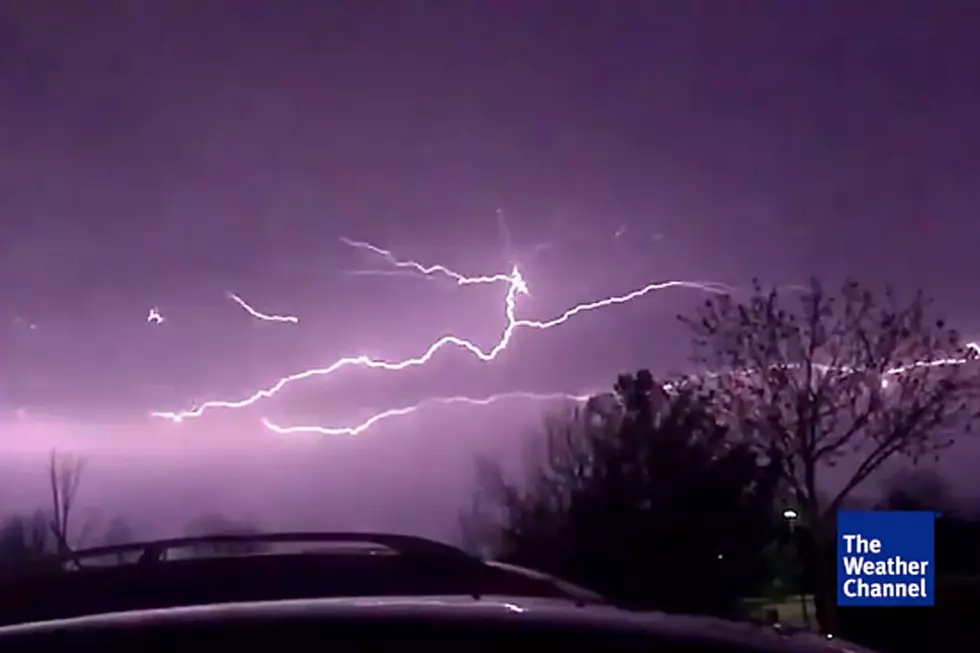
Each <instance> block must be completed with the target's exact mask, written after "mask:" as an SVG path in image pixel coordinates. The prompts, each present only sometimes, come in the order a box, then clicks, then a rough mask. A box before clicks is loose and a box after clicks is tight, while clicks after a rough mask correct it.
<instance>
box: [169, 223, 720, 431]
mask: <svg viewBox="0 0 980 653" xmlns="http://www.w3.org/2000/svg"><path fill="white" fill-rule="evenodd" d="M341 240H342V241H343V242H344V243H346V244H347V245H349V246H351V247H355V248H359V249H363V250H366V251H369V252H372V253H374V254H376V255H377V256H380V257H382V258H383V259H385V260H386V261H387V262H388V263H390V264H391V265H392V266H394V267H395V268H397V269H402V270H407V271H414V272H417V273H420V274H424V275H427V276H429V275H442V276H444V277H447V278H449V279H452V280H454V281H455V282H456V283H457V284H458V285H461V286H463V285H475V284H494V283H503V284H506V285H507V293H506V295H505V298H504V315H505V317H506V326H505V327H504V329H503V332H502V334H501V337H500V339H499V341H498V342H497V344H496V345H494V346H493V347H492V348H490V349H488V350H486V351H484V350H483V349H481V348H480V347H479V346H478V345H476V344H474V343H473V342H471V341H469V340H466V339H464V338H461V337H459V336H456V335H446V336H443V337H441V338H439V339H438V340H436V341H435V342H434V343H432V344H431V345H430V346H429V347H428V349H426V350H425V352H423V353H422V354H421V355H419V356H416V357H414V358H407V359H403V360H398V361H388V360H380V359H372V358H370V357H368V356H363V355H362V356H352V357H345V358H341V359H339V360H337V361H335V362H334V363H332V364H330V365H328V366H326V367H319V368H312V369H307V370H303V371H301V372H296V373H294V374H290V375H287V376H284V377H282V378H280V379H279V380H278V381H276V382H275V383H274V384H272V385H271V386H269V387H267V388H263V389H261V390H257V391H255V392H254V393H252V394H251V395H249V396H247V397H244V398H241V399H237V400H214V401H207V402H204V403H202V404H200V405H199V406H197V407H196V408H191V409H189V410H184V411H179V412H171V411H158V412H153V413H151V415H152V416H153V417H159V418H164V419H169V420H171V421H173V422H178V423H179V422H182V421H183V420H186V419H191V418H196V417H200V416H201V415H203V414H204V413H205V412H206V411H208V410H211V409H215V408H228V409H236V408H244V407H246V406H250V405H252V404H254V403H256V402H258V401H260V400H262V399H267V398H269V397H272V396H274V395H275V394H277V393H278V392H280V391H281V390H282V389H283V388H285V387H286V386H288V385H290V384H292V383H295V382H297V381H302V380H305V379H310V378H313V377H319V376H328V375H330V374H333V373H335V372H337V371H339V370H341V369H343V368H345V367H349V366H359V367H366V368H370V369H378V370H387V371H392V372H394V371H400V370H404V369H407V368H410V367H417V366H420V365H424V364H425V363H427V362H428V361H429V360H431V359H432V357H433V356H435V355H436V354H437V353H438V352H439V351H440V350H442V349H443V348H445V347H447V346H450V345H452V346H455V347H458V348H460V349H464V350H466V351H468V352H469V353H470V354H472V355H473V356H475V357H476V358H478V359H480V360H481V361H483V362H490V361H492V360H494V359H495V358H496V357H497V356H499V355H500V353H501V352H503V351H504V350H505V349H507V347H508V346H509V345H510V343H511V341H512V339H513V337H514V334H515V333H516V332H517V330H518V329H522V328H525V329H535V330H547V329H552V328H554V327H557V326H559V325H561V324H564V323H565V322H567V321H568V320H570V319H571V318H572V317H574V316H576V315H579V314H581V313H586V312H589V311H593V310H597V309H600V308H605V307H608V306H613V305H617V304H625V303H627V302H631V301H633V300H636V299H639V298H640V297H643V296H645V295H648V294H650V293H653V292H658V291H661V290H667V289H671V288H692V289H696V290H700V291H704V292H712V293H718V294H722V293H726V292H729V291H730V288H728V287H727V286H724V285H722V284H717V283H708V282H696V281H662V282H658V283H652V284H648V285H646V286H644V287H642V288H638V289H636V290H633V291H631V292H628V293H626V294H623V295H617V296H611V297H606V298H604V299H600V300H596V301H592V302H586V303H582V304H577V305H575V306H572V307H570V308H568V309H567V310H565V311H563V312H562V313H560V314H559V315H558V316H556V317H554V318H552V319H550V320H544V321H541V320H525V319H519V318H518V317H517V316H516V311H517V300H518V297H519V296H521V295H527V294H529V289H528V285H527V283H526V281H525V280H524V278H523V276H521V273H520V271H519V270H518V269H517V268H516V267H515V268H514V269H512V270H511V272H510V273H509V274H503V273H498V274H492V275H483V276H476V277H468V276H465V275H462V274H460V273H458V272H456V271H454V270H451V269H449V268H447V267H445V266H443V265H428V266H427V265H423V264H421V263H419V262H417V261H405V260H401V259H398V258H396V257H395V256H394V254H392V253H391V252H390V251H388V250H386V249H382V248H380V247H377V246H375V245H372V244H370V243H367V242H363V241H356V240H351V239H348V238H342V239H341ZM246 310H247V309H246ZM454 401H456V402H460V401H464V400H463V399H462V398H454ZM473 401H479V400H473ZM401 410H408V411H409V412H411V410H412V409H410V408H409V409H401ZM397 414H398V413H397V411H396V413H394V414H393V415H392V416H394V415H397ZM372 419H373V418H372ZM368 421H369V422H370V421H371V419H369V420H368ZM376 421H377V420H374V422H372V423H375V422H376ZM267 425H269V426H270V428H272V425H271V422H270V423H268V424H267ZM293 428H301V427H293ZM352 428H353V429H354V430H355V431H357V429H358V428H360V427H352ZM349 430H350V429H347V430H342V431H341V432H348V431H349ZM358 432H359V431H358Z"/></svg>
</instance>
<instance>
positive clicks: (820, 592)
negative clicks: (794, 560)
mask: <svg viewBox="0 0 980 653" xmlns="http://www.w3.org/2000/svg"><path fill="white" fill-rule="evenodd" d="M810 532H811V534H812V541H811V544H810V547H809V548H810V550H809V551H808V552H807V554H808V555H807V556H806V558H807V561H806V564H807V565H809V566H810V571H811V574H812V575H811V578H812V579H813V603H814V608H815V609H816V613H817V614H816V616H817V623H818V624H819V625H820V630H821V632H824V633H830V634H837V558H836V551H837V535H836V529H835V527H834V524H833V523H832V522H831V523H828V522H827V520H825V519H815V520H813V522H812V526H811V531H810Z"/></svg>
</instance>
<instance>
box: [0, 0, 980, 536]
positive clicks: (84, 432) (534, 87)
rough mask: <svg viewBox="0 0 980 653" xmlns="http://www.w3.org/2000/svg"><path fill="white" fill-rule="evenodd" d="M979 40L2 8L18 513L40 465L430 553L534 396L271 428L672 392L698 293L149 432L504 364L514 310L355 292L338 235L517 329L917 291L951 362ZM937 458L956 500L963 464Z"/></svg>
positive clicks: (153, 506) (689, 7) (834, 27)
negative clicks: (185, 416) (374, 361)
mask: <svg viewBox="0 0 980 653" xmlns="http://www.w3.org/2000/svg"><path fill="white" fill-rule="evenodd" d="M750 9H751V11H750ZM975 26H976V20H975V9H974V7H973V6H972V5H971V4H969V3H955V2H946V3H936V2H930V1H928V0H922V1H921V2H912V1H902V0H890V1H884V0H883V1H880V2H874V1H851V2H844V1H840V2H811V3H787V2H778V1H767V0H757V1H756V2H753V3H751V5H750V6H747V5H746V4H745V3H740V2H734V1H728V0H718V1H716V2H692V1H690V0H658V1H656V2H653V1H651V0H636V1H631V0H617V1H608V2H603V1H601V0H591V1H584V0H554V1H545V0H510V1H504V0H484V1H482V2H477V1H471V0H456V1H452V2H450V1H445V2H435V1H433V2H423V1H422V0H418V1H409V0H404V1H399V0H389V1H368V0H354V1H349V2H341V1H335V2H325V1H323V0H308V1H307V0H291V1H290V2H273V1H271V0H264V1H258V0H234V1H232V0H225V1H219V0H199V1H192V0H183V1H173V2H156V3H145V2H139V3H137V2H128V1H125V0H111V1H110V0H101V1H100V2H93V3H81V2H73V1H71V0H60V1H59V0H46V1H44V2H41V1H32V0H19V1H18V0H0V219H2V222H0V361H2V364H3V375H2V376H0V429H2V431H0V432H2V435H3V441H2V442H3V447H4V449H3V457H2V460H3V462H4V465H3V479H4V482H3V485H2V487H0V493H2V496H3V498H4V507H5V508H6V509H9V510H16V509H23V508H24V507H29V506H31V505H32V504H33V503H35V502H37V501H40V500H41V498H40V496H41V492H42V491H43V482H44V472H45V469H44V464H45V457H46V455H47V452H48V450H49V449H50V448H51V447H53V446H57V447H59V448H60V449H74V450H78V451H82V452H84V453H85V454H86V455H87V457H88V460H89V463H88V464H89V468H88V470H87V472H86V474H87V475H86V477H85V479H84V480H83V485H82V489H81V491H80V495H79V499H80V501H82V502H83V503H84V504H85V507H86V510H88V511H89V512H91V513H92V515H94V516H96V517H98V518H106V519H107V518H109V517H111V516H113V515H115V514H118V513H123V514H125V515H126V516H127V517H129V518H131V520H132V521H133V523H134V525H136V527H137V528H140V529H143V530H146V531H147V532H149V531H152V532H154V533H158V532H159V533H161V534H162V533H173V532H174V531H175V530H178V529H179V528H180V524H181V522H183V521H186V520H187V519H190V518H192V517H194V516H196V515H197V514H199V513H202V512H207V511H211V510H215V511H223V512H225V513H227V514H229V515H230V516H232V517H238V518H246V519H251V520H255V521H259V522H262V523H264V524H268V525H270V526H276V527H297V528H298V527H307V528H313V527H323V528H327V527H330V528H376V529H385V530H396V531H410V532H418V533H422V534H428V535H434V536H437V537H451V536H452V534H453V532H454V529H455V526H456V524H455V511H456V510H457V509H458V508H459V507H460V506H461V505H463V504H465V503H466V502H467V501H468V500H469V494H470V489H471V478H472V465H473V458H474V456H475V455H478V454H488V455H494V456H507V457H508V458H509V459H510V460H519V458H520V452H521V449H522V446H521V442H522V441H523V440H524V439H525V438H526V436H527V434H528V432H529V429H533V427H534V425H535V424H536V423H537V422H538V420H539V419H540V415H541V413H542V410H544V409H545V408H547V407H548V405H549V404H548V403H543V402H540V401H533V400H528V399H510V400H506V401H501V402H499V403H497V404H495V405H492V406H489V407H466V406H460V405H456V406H441V407H440V406H432V407H429V408H426V409H424V410H422V411H419V412H417V413H415V414H413V415H410V416H407V417H401V418H393V419H391V420H388V421H386V422H384V423H381V424H378V425H377V426H375V427H374V428H372V429H369V430H368V431H365V432H364V433H362V434H360V435H358V436H356V437H350V436H324V435H316V434H299V435H297V434H293V435H280V434H276V433H272V432H270V431H268V430H266V429H265V428H263V426H262V423H261V419H262V418H263V417H268V418H270V419H273V420H274V421H276V422H278V423H282V424H320V425H328V426H344V425H353V424H356V423H357V422H359V421H361V420H363V419H365V418H367V417H368V416H370V415H371V414H372V413H374V412H377V411H380V410H384V409H387V408H393V407H403V406H408V405H411V404H413V403H416V402H418V401H419V400H421V399H424V398H426V397H438V396H450V395H458V394H465V395H468V396H471V397H486V396H489V395H492V394H494V393H500V392H507V391H517V390H519V391H529V392H540V393H547V392H566V391H567V392H581V391H587V390H594V389H597V388H605V387H607V386H608V385H609V384H611V382H612V380H613V378H614V376H615V374H616V373H618V372H621V371H626V370H628V369H632V368H636V367H641V366H647V367H650V368H651V369H653V370H655V371H657V372H663V373H666V372H668V371H671V370H679V369H683V366H684V364H685V357H686V354H687V352H688V348H687V345H686V342H685V340H684V337H685V334H684V332H683V331H682V330H681V327H680V326H679V325H678V324H677V323H676V321H675V320H674V315H675V314H676V313H677V312H678V311H683V310H688V309H690V308H691V307H692V306H694V305H695V304H696V303H697V302H700V301H702V300H703V299H704V294H703V293H701V292H699V291H697V290H685V289H672V290H666V291H662V292H657V293H651V294H649V295H646V296H645V297H643V298H641V299H638V300H636V301H635V302H632V303H630V304H628V305H621V306H614V307H609V308H605V309H602V310H597V311H592V312H588V313H583V314H580V315H577V316H576V317H574V318H572V319H571V320H570V321H569V322H568V323H567V324H564V325H562V326H560V327H556V328H555V329H552V330H548V331H534V330H520V331H518V332H517V333H516V334H515V336H514V339H513V341H512V342H511V343H510V345H509V347H508V348H507V350H506V351H505V352H503V353H502V354H501V355H500V356H499V357H498V358H497V359H496V360H494V361H493V362H491V363H483V362H480V361H479V360H477V359H475V358H474V357H473V356H471V355H470V354H468V353H466V352H465V351H463V350H460V349H458V348H452V347H448V348H446V349H444V350H442V351H441V352H440V353H439V354H438V355H437V356H436V357H435V358H434V359H433V360H432V362H431V363H430V364H428V365H426V366H423V367H417V368H414V369H412V370H407V371H402V372H386V371H372V370H361V369H354V368H348V369H345V370H342V371H340V372H338V373H336V374H335V375H332V376H323V377H319V378H314V379H308V380H306V381H302V382H297V383H295V384H292V385H290V386H289V387H288V389H286V390H284V391H282V392H281V393H280V394H278V395H276V396H275V397H274V398H272V399H269V400H266V401H263V402H259V403H257V404H255V405H253V406H251V407H249V408H246V409H240V410H229V409H215V410H212V411H208V412H206V413H204V415H203V416H202V417H200V418H197V419H191V420H187V421H184V422H182V423H180V424H173V423H171V422H169V421H166V420H162V419H155V418H152V417H150V416H149V413H150V412H152V411H159V410H181V409H186V408H190V407H192V406H194V405H196V404H199V403H200V402H202V401H207V400H214V399H241V398H244V397H246V396H248V395H250V394H251V393H253V392H254V391H256V390H258V389H261V388H266V387H269V386H271V385H273V384H274V383H275V382H276V380H277V379H279V378H280V377H281V376H284V375H286V374H291V373H295V372H298V371H301V370H304V369H307V368H313V367H323V366H326V365H329V364H330V363H332V362H333V361H335V360H336V359H338V358H341V357H344V356H349V355H358V354H366V355H370V356H373V357H380V358H384V359H388V360H395V359H399V358H404V357H415V356H418V355H420V354H421V353H422V352H424V351H425V350H426V348H427V347H428V346H429V345H430V344H431V343H432V342H433V341H435V340H437V339H438V338H439V337H440V336H443V335H446V334H450V333H453V334H457V335H459V336H461V337H464V338H467V339H469V340H472V341H473V342H474V343H476V344H478V345H480V346H481V347H482V348H484V349H489V348H491V347H492V346H493V345H494V344H495V343H496V342H497V340H498V339H499V336H500V332H501V330H502V329H503V328H504V326H505V324H506V318H505V315H504V313H503V300H504V295H505V293H506V290H507V289H506V286H504V285H491V286H483V287H479V286H468V287H456V286H454V285H453V283H452V282H451V281H449V282H447V281H443V280H438V281H433V280H426V279H421V278H418V277H411V276H393V275H370V274H352V272H357V271H364V270H375V271H389V270H390V267H388V266H386V265H385V262H384V260H382V259H381V258H379V257H375V256H371V255H370V254H368V253H366V252H364V251H359V250H357V249H353V248H351V247H349V246H348V245H345V244H344V243H343V242H341V240H340V239H341V238H342V237H346V238H351V239H355V240H364V241H369V242H371V243H373V244H375V245H377V246H379V247H383V248H386V249H390V250H392V251H393V253H394V254H395V255H396V256H398V257H400V258H405V259H415V260H418V261H421V262H423V263H426V264H433V263H441V264H444V265H447V266H449V267H451V268H453V269H455V270H458V271H459V272H461V273H463V274H472V275H477V274H492V273H496V272H501V273H507V272H508V271H509V270H510V268H511V266H512V265H513V264H514V263H516V264H517V265H518V266H519V268H520V270H521V272H522V274H523V275H524V277H525V279H526V280H527V283H528V285H529V287H530V295H529V296H522V297H521V298H520V299H519V303H518V308H517V313H518V317H519V318H527V319H539V320H546V319H549V318H552V317H554V316H556V315H558V314H560V313H561V312H562V311H564V310H566V309H568V308H569V307H571V306H573V305H575V304H578V303H582V302H587V301H592V300H596V299H601V298H603V297H605V296H608V295H618V294H623V293H626V292H629V291H631V290H634V289H636V288H639V287H643V286H645V285H646V284H649V283H652V282H657V281H666V280H672V279H686V280H697V281H714V282H720V283H727V284H731V285H734V286H743V285H745V284H747V282H748V281H749V280H750V279H751V278H752V277H754V276H758V277H760V278H761V279H763V280H764V281H766V282H769V283H780V284H793V283H799V282H801V281H804V280H805V279H806V278H807V277H809V276H811V275H814V274H815V275H819V276H821V277H824V278H827V279H828V280H832V281H833V280H837V279H839V278H841V277H843V276H844V275H847V274H853V275H856V276H858V277H859V278H861V279H863V280H866V281H868V282H872V283H877V282H881V281H889V282H892V283H894V284H895V285H896V286H898V287H900V288H907V289H910V290H911V289H915V288H919V287H921V288H923V289H925V290H926V291H928V292H929V293H930V294H931V295H932V296H933V297H935V299H936V300H937V302H938V304H939V306H940V308H941V309H942V311H943V312H944V313H945V314H946V315H947V316H948V317H949V318H950V320H951V321H952V322H953V323H954V324H955V325H956V326H958V327H959V328H960V329H961V330H962V331H963V333H964V334H965V335H966V336H967V337H968V338H971V337H972V338H974V339H976V338H977V337H978V336H980V307H978V304H977V301H976V299H977V293H976V289H975V288H976V286H975V284H976V281H977V280H978V279H980V259H978V257H977V256H976V253H975V250H976V247H977V245H978V243H980V219H978V218H977V217H976V209H977V207H978V206H980V156H978V155H980V121H978V120H977V116H978V115H980V84H978V83H977V77H976V75H977V71H978V70H980V44H978V42H977V39H976V29H975ZM498 210H501V211H502V213H500V214H499V215H502V217H498ZM229 292H231V293H236V294H238V295H240V296H241V297H242V298H243V299H245V300H246V301H247V302H249V303H250V304H251V305H252V306H254V307H255V308H256V309H257V310H259V311H262V312H265V313H278V314H290V315H295V316H297V317H298V318H299V320H300V321H299V323H298V324H290V323H273V322H266V321H260V320H257V319H255V318H253V317H252V316H250V315H249V314H248V313H247V312H246V311H245V310H243V309H242V308H241V307H240V306H239V305H237V304H236V303H235V302H233V301H232V300H230V299H229V298H228V295H227V293H229ZM151 308H156V309H158V310H159V311H160V313H161V314H162V315H163V316H164V318H165V321H164V322H163V323H161V324H152V323H148V322H147V319H146V318H147V314H148V313H149V311H150V309H151ZM551 405H552V406H553V405H554V402H552V404H551ZM961 454H962V455H961V456H959V457H958V458H959V460H958V461H957V463H956V464H955V465H954V464H952V463H950V464H949V467H948V470H947V471H948V473H949V475H950V478H954V479H955V478H956V477H957V476H960V477H963V476H966V474H967V469H968V468H969V466H970V465H972V468H973V469H976V465H977V464H978V463H980V452H974V451H972V450H971V448H970V447H969V446H964V447H962V451H961ZM958 465H962V469H959V467H958Z"/></svg>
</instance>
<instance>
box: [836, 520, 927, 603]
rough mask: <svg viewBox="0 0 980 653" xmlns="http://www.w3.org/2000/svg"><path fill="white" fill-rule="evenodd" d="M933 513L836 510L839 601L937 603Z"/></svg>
mask: <svg viewBox="0 0 980 653" xmlns="http://www.w3.org/2000/svg"><path fill="white" fill-rule="evenodd" d="M935 532H936V514H935V513H932V512H906V511H898V510H880V511H879V510H875V511H841V512H839V513H837V605H853V606H858V605H864V606H907V605H918V606H930V605H935V604H936V597H935V596H933V588H934V587H935V584H934V582H933V579H934V576H935V569H934V568H935V566H936V565H935V562H936V541H935Z"/></svg>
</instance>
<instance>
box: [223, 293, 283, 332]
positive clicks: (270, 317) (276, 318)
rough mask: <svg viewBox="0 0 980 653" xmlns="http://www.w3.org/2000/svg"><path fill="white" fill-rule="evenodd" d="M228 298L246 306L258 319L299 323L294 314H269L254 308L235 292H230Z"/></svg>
mask: <svg viewBox="0 0 980 653" xmlns="http://www.w3.org/2000/svg"><path fill="white" fill-rule="evenodd" d="M228 299H230V300H232V301H233V302H235V303H236V304H238V305H239V306H241V307H242V308H244V309H245V311H246V312H248V314H249V315H251V316H252V317H254V318H255V319H257V320H264V321H266V322H289V323H291V324H298V323H299V318H298V317H296V316H294V315H269V314H268V313H262V312H261V311H257V310H255V309H254V308H252V306H251V305H250V304H249V303H248V302H246V301H245V300H244V299H242V298H241V297H239V296H238V295H236V294H235V293H233V292H229V293H228Z"/></svg>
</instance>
